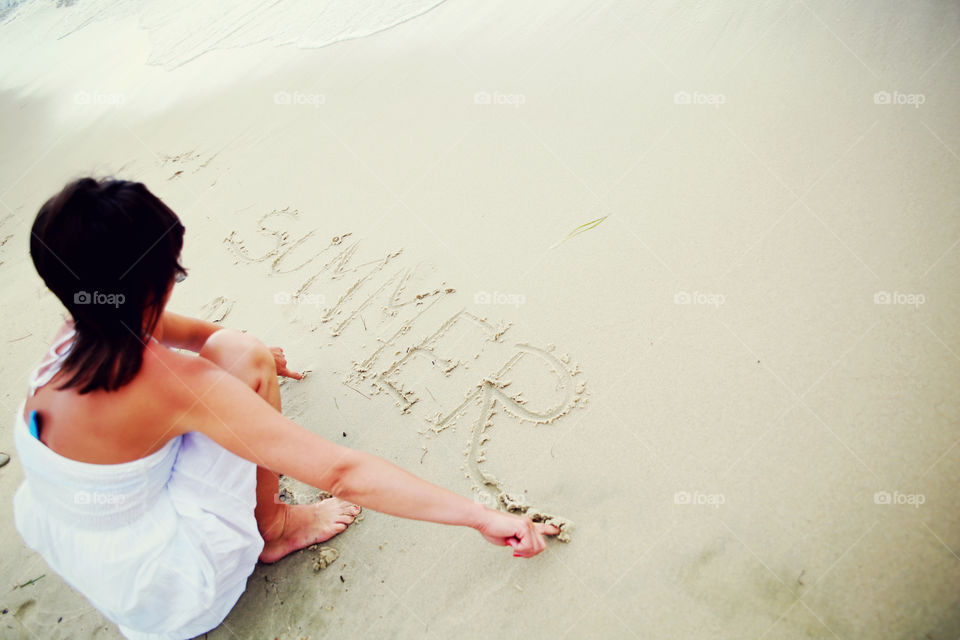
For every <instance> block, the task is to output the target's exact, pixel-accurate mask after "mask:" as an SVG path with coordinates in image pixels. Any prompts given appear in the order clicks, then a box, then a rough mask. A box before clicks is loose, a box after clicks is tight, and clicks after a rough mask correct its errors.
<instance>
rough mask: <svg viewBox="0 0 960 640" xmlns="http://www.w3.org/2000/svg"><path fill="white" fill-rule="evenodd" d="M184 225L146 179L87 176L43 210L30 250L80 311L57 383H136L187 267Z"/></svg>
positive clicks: (83, 388) (70, 306)
mask: <svg viewBox="0 0 960 640" xmlns="http://www.w3.org/2000/svg"><path fill="white" fill-rule="evenodd" d="M183 232H184V227H183V225H182V224H181V223H180V219H179V218H178V217H177V215H176V214H175V213H174V212H173V211H172V210H171V209H170V207H168V206H167V205H165V204H164V203H163V202H162V201H161V200H160V199H159V198H157V197H156V196H155V195H153V194H152V193H150V191H149V190H148V189H147V188H146V187H145V186H144V185H143V184H141V183H139V182H128V181H125V180H113V179H104V180H95V179H93V178H82V179H80V180H76V181H74V182H71V183H69V184H68V185H67V186H65V187H64V188H63V190H62V191H60V193H58V194H56V195H55V196H53V197H52V198H50V199H49V200H47V202H46V203H45V204H44V205H43V206H42V207H40V212H39V213H38V214H37V218H36V220H34V222H33V229H32V231H31V235H30V256H31V257H32V258H33V264H34V266H35V267H36V269H37V273H39V274H40V277H41V278H43V281H44V282H45V283H46V285H47V287H48V288H49V289H50V290H51V291H52V292H53V293H54V294H55V295H56V296H57V297H58V298H59V299H60V302H62V303H63V305H64V306H65V307H66V308H67V310H68V311H69V312H70V314H71V315H72V316H73V321H74V327H75V329H76V333H77V335H76V338H75V339H74V341H73V345H72V346H71V348H70V352H69V354H68V355H67V357H66V360H65V361H64V364H63V370H64V373H65V374H66V375H67V380H66V382H64V383H63V384H62V385H61V386H60V387H59V388H60V389H67V388H71V387H78V388H79V391H78V392H79V393H81V394H83V393H87V392H89V391H94V390H97V389H104V390H106V391H112V390H115V389H118V388H120V387H122V386H123V385H125V384H126V383H128V382H130V380H132V379H133V377H134V376H135V375H136V374H137V372H138V371H140V367H141V365H142V364H143V349H144V347H145V345H146V342H147V340H149V339H150V335H151V334H152V333H153V330H154V329H155V328H156V325H157V323H158V322H159V320H160V317H161V314H162V313H163V305H164V302H165V301H166V296H167V292H168V291H169V288H170V285H171V284H172V283H173V281H174V278H175V277H176V276H177V274H186V270H185V269H184V268H183V267H182V266H181V265H180V262H179V260H180V249H181V248H182V247H183Z"/></svg>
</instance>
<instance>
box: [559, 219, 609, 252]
mask: <svg viewBox="0 0 960 640" xmlns="http://www.w3.org/2000/svg"><path fill="white" fill-rule="evenodd" d="M608 217H609V216H603V217H602V218H597V219H596V220H591V221H590V222H584V223H583V224H582V225H580V226H579V227H577V228H576V229H574V230H573V231H571V232H570V233H568V234H567V237H566V238H564V239H563V240H561V241H560V242H558V243H556V244H555V245H553V246H552V247H550V248H551V249H556V248H557V247H559V246H560V245H562V244H563V243H564V242H566V241H567V240H569V239H570V238H572V237H573V236H578V235H580V234H581V233H583V232H584V231H590V229H593V228H594V227H595V226H597V225H598V224H600V223H601V222H603V221H604V220H606V219H607V218H608Z"/></svg>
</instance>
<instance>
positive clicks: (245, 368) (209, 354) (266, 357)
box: [200, 329, 276, 385]
mask: <svg viewBox="0 0 960 640" xmlns="http://www.w3.org/2000/svg"><path fill="white" fill-rule="evenodd" d="M200 356H201V357H204V358H207V359H208V360H210V361H211V362H214V363H216V364H217V365H219V366H220V367H221V368H223V369H224V370H226V371H228V372H230V373H232V374H233V375H235V376H236V377H238V378H240V379H241V380H244V381H245V382H247V383H248V384H251V385H255V383H257V382H258V381H259V380H260V379H261V378H262V377H263V376H264V375H276V365H275V364H274V360H273V354H272V353H271V352H270V349H268V348H267V346H266V345H265V344H263V343H262V342H261V341H260V340H258V339H257V338H255V337H254V336H251V335H249V334H246V333H243V332H240V331H235V330H233V329H221V330H219V331H217V332H215V333H213V334H212V335H211V336H210V337H209V338H207V341H206V342H205V343H204V344H203V348H201V349H200Z"/></svg>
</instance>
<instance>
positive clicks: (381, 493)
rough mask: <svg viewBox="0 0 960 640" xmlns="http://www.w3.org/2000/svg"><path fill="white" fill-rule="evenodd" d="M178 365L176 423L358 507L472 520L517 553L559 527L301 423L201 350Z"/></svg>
mask: <svg viewBox="0 0 960 640" xmlns="http://www.w3.org/2000/svg"><path fill="white" fill-rule="evenodd" d="M171 357H173V356H171ZM176 357H177V358H184V359H185V360H186V359H187V356H176ZM179 368H180V371H179V372H178V376H177V379H171V380H170V382H169V384H170V385H171V389H170V393H171V394H176V397H177V402H178V403H179V404H180V406H181V407H182V416H181V417H180V419H178V421H177V425H175V429H174V430H175V431H178V432H186V431H200V432H202V433H204V434H206V435H207V436H208V437H210V438H211V439H212V440H214V441H215V442H217V443H219V444H220V445H221V446H223V447H224V448H226V449H228V450H229V451H232V452H233V453H235V454H237V455H239V456H241V457H243V458H246V459H247V460H250V461H252V462H255V463H256V464H258V465H260V466H262V467H266V468H268V469H270V470H272V471H274V472H276V473H282V474H285V475H289V476H291V477H294V478H296V479H298V480H301V481H303V482H306V483H308V484H310V485H313V486H315V487H318V488H321V489H325V490H327V491H330V492H331V493H333V494H334V495H336V496H337V497H339V498H342V499H344V500H348V501H350V502H354V503H356V504H359V505H360V506H362V507H367V508H370V509H373V510H375V511H380V512H382V513H387V514H390V515H394V516H399V517H403V518H412V519H415V520H424V521H429V522H437V523H441V524H451V525H462V526H469V527H473V528H474V529H477V530H478V531H479V532H480V533H481V534H482V535H483V536H484V538H486V539H487V540H488V541H490V542H492V543H494V544H499V545H507V544H510V545H512V546H513V547H514V551H515V553H516V555H520V556H525V557H529V556H533V555H536V554H537V553H539V552H540V551H542V550H543V549H544V547H545V543H544V540H543V534H547V535H554V534H556V533H559V530H558V529H556V527H552V526H548V525H541V524H535V523H533V522H532V521H531V520H530V519H529V518H524V517H520V516H515V515H511V514H506V513H502V512H500V511H495V510H493V509H488V508H486V507H484V506H482V505H480V504H478V503H476V502H474V501H472V500H469V499H467V498H465V497H463V496H460V495H458V494H456V493H454V492H452V491H449V490H447V489H444V488H442V487H438V486H436V485H434V484H431V483H429V482H427V481H425V480H423V479H421V478H418V477H417V476H415V475H413V474H411V473H409V472H407V471H404V470H403V469H401V468H400V467H398V466H396V465H394V464H391V463H390V462H387V461H386V460H383V459H382V458H379V457H377V456H374V455H371V454H368V453H365V452H362V451H357V450H354V449H350V448H347V447H344V446H341V445H338V444H336V443H334V442H331V441H329V440H327V439H325V438H323V437H321V436H319V435H317V434H315V433H313V432H311V431H308V430H307V429H304V428H303V427H301V426H299V425H297V424H296V423H294V422H292V421H290V420H288V419H287V418H285V417H283V416H282V415H281V414H280V413H278V412H277V411H276V410H274V409H273V407H271V406H270V405H269V404H268V403H267V402H266V401H264V400H263V398H261V397H260V396H259V395H257V394H256V393H255V392H254V391H253V390H251V389H250V388H249V387H248V386H246V385H245V384H243V383H242V382H241V381H240V380H238V379H237V378H234V377H233V376H231V375H230V374H228V373H226V372H225V371H224V370H223V369H220V368H219V367H217V366H216V365H214V364H212V363H210V362H208V361H206V360H204V359H202V358H191V359H189V361H187V362H184V361H181V362H180V367H179Z"/></svg>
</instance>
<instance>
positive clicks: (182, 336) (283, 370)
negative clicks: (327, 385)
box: [154, 311, 303, 380]
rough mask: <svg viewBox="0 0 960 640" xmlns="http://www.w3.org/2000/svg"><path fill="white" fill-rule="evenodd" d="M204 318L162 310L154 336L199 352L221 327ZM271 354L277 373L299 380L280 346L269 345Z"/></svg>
mask: <svg viewBox="0 0 960 640" xmlns="http://www.w3.org/2000/svg"><path fill="white" fill-rule="evenodd" d="M222 328H223V327H221V326H220V325H216V324H214V323H212V322H207V321H206V320H200V319H198V318H190V317H188V316H182V315H180V314H179V313H173V312H172V311H164V312H163V316H161V318H160V327H159V328H158V330H156V331H154V336H155V337H157V338H158V339H159V340H160V344H162V345H164V346H167V347H173V348H174V349H186V350H188V351H193V352H194V353H200V349H202V348H203V345H204V343H206V341H207V338H209V337H210V336H212V335H213V334H214V332H216V331H219V330H220V329H222ZM270 352H271V353H272V354H273V360H274V363H275V364H276V366H277V375H281V376H286V377H288V378H293V379H294V380H300V379H302V378H303V374H302V373H299V372H297V371H292V370H290V369H289V368H287V358H286V356H285V355H284V353H283V349H281V348H280V347H270Z"/></svg>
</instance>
